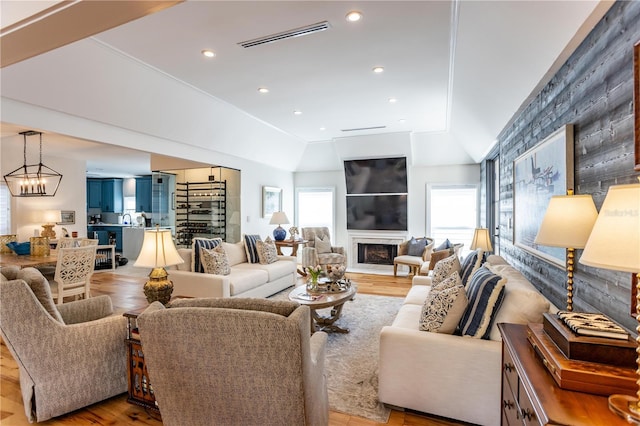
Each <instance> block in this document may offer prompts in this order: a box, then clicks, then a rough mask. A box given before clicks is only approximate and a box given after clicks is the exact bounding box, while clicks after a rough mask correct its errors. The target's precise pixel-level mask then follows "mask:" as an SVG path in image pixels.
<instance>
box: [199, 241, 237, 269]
mask: <svg viewBox="0 0 640 426" xmlns="http://www.w3.org/2000/svg"><path fill="white" fill-rule="evenodd" d="M200 257H201V259H202V266H203V268H204V272H205V274H216V275H229V274H230V273H231V268H230V267H229V258H228V257H227V252H226V251H224V248H222V246H221V245H219V246H216V247H215V248H213V249H207V248H204V247H200Z"/></svg>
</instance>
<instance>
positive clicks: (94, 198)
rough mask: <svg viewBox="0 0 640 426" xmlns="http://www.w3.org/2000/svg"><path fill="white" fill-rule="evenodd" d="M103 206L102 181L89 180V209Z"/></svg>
mask: <svg viewBox="0 0 640 426" xmlns="http://www.w3.org/2000/svg"><path fill="white" fill-rule="evenodd" d="M101 206H102V179H87V208H89V209H99V208H100V207H101Z"/></svg>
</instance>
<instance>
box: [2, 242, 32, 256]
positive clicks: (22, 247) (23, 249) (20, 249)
mask: <svg viewBox="0 0 640 426" xmlns="http://www.w3.org/2000/svg"><path fill="white" fill-rule="evenodd" d="M7 247H9V248H10V249H11V250H12V251H13V252H14V253H15V254H18V255H23V254H30V253H31V243H30V242H26V243H18V242H16V241H12V242H10V243H7Z"/></svg>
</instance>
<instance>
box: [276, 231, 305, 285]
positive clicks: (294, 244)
mask: <svg viewBox="0 0 640 426" xmlns="http://www.w3.org/2000/svg"><path fill="white" fill-rule="evenodd" d="M308 242H309V241H308V240H282V241H275V244H276V250H277V252H278V254H279V255H280V256H284V255H283V254H282V247H290V248H291V254H290V256H297V255H298V247H299V246H304V245H305V244H307V243H308ZM298 275H300V276H303V277H306V276H307V273H306V272H304V270H302V269H300V268H298Z"/></svg>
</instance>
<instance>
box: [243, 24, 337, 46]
mask: <svg viewBox="0 0 640 426" xmlns="http://www.w3.org/2000/svg"><path fill="white" fill-rule="evenodd" d="M329 28H331V25H329V22H328V21H322V22H318V23H317V24H311V25H307V26H306V27H300V28H295V29H293V30H288V31H283V32H281V33H277V34H271V35H268V36H265V37H260V38H254V39H253V40H247V41H242V42H240V43H238V44H239V45H240V46H242V47H244V48H247V47H254V46H260V45H261V44H267V43H273V42H276V41H280V40H284V39H287V38H292V37H301V36H304V35H308V34H313V33H317V32H318V31H324V30H328V29H329Z"/></svg>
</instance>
